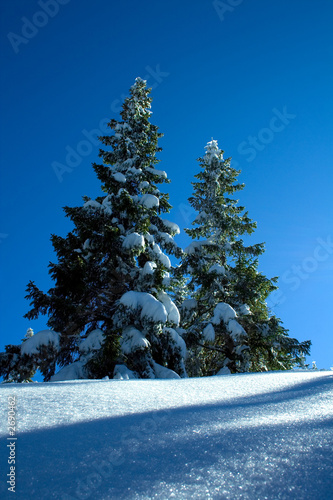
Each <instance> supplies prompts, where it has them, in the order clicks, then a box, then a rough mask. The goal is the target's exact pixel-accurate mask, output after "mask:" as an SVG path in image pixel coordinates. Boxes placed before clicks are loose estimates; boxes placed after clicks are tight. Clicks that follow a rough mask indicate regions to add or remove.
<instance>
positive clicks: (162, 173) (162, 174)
mask: <svg viewBox="0 0 333 500" xmlns="http://www.w3.org/2000/svg"><path fill="white" fill-rule="evenodd" d="M146 170H147V171H148V172H150V173H151V174H154V175H158V177H163V179H166V178H167V177H168V176H167V173H166V172H165V171H164V170H158V169H157V168H153V167H146Z"/></svg>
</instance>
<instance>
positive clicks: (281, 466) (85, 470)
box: [0, 371, 333, 500]
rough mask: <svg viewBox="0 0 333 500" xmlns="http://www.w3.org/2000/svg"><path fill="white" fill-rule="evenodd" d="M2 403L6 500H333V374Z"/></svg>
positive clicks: (113, 389)
mask: <svg viewBox="0 0 333 500" xmlns="http://www.w3.org/2000/svg"><path fill="white" fill-rule="evenodd" d="M0 395H1V408H2V410H3V411H2V423H3V425H2V426H1V436H2V439H1V445H0V460H1V471H2V474H1V483H0V495H1V497H2V498H12V497H14V496H15V498H17V499H24V500H29V499H35V498H38V499H63V500H64V499H87V498H91V499H96V498H98V499H117V500H118V499H146V500H148V499H155V498H157V499H169V498H170V499H171V498H172V499H176V500H178V499H192V498H194V499H230V500H234V499H251V500H252V499H253V500H263V499H268V500H272V499H274V500H275V499H293V500H295V499H297V500H301V499H303V500H304V499H309V500H310V499H311V500H313V499H318V500H329V499H331V498H333V451H332V450H333V427H332V421H333V418H332V417H333V373H332V372H305V371H304V372H275V373H263V374H244V375H229V376H222V377H210V378H201V379H180V380H128V381H123V380H102V381H99V380H98V381H76V382H58V383H47V384H44V383H40V384H23V385H19V384H8V385H6V384H3V385H1V386H0ZM12 395H15V396H16V399H17V442H16V443H17V444H16V452H17V464H16V465H17V469H16V474H17V476H16V479H17V483H16V485H17V487H16V489H17V492H16V494H15V495H12V496H10V495H11V494H10V492H8V491H7V485H6V483H5V481H6V476H5V473H7V469H8V464H7V458H8V448H6V444H7V443H8V442H9V441H7V437H8V433H7V429H6V425H5V422H6V419H5V416H6V407H7V397H8V396H12Z"/></svg>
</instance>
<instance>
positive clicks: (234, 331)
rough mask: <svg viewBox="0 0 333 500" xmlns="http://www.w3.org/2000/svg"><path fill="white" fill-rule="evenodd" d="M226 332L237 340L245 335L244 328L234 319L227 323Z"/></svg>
mask: <svg viewBox="0 0 333 500" xmlns="http://www.w3.org/2000/svg"><path fill="white" fill-rule="evenodd" d="M227 331H228V332H229V333H230V335H231V336H232V337H233V338H234V339H237V337H239V336H240V335H247V333H246V331H245V330H244V328H243V327H242V326H241V325H240V324H239V323H238V322H237V321H236V320H235V319H231V320H230V321H228V324H227Z"/></svg>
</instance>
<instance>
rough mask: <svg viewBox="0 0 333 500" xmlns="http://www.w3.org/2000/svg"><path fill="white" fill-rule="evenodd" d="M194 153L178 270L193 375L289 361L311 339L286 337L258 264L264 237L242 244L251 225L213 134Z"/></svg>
mask: <svg viewBox="0 0 333 500" xmlns="http://www.w3.org/2000/svg"><path fill="white" fill-rule="evenodd" d="M205 149H206V154H205V156H204V157H203V158H199V160H198V161H199V163H200V167H201V169H202V170H201V171H200V172H199V173H198V174H197V175H195V177H196V179H197V181H196V182H194V183H192V184H193V187H194V192H193V195H192V196H191V197H190V198H189V203H190V204H191V206H192V207H193V208H194V209H195V210H196V212H197V213H198V215H197V217H196V218H195V220H194V222H193V225H194V227H193V228H192V229H186V230H185V231H186V233H187V234H188V235H189V236H191V237H192V239H193V242H192V243H191V244H190V245H189V246H188V247H187V248H186V249H185V253H184V256H183V258H182V264H181V266H180V268H179V270H178V273H179V274H182V275H183V276H185V277H187V278H188V290H189V292H190V293H189V296H188V298H187V299H186V300H184V301H183V302H182V304H181V305H180V310H181V314H182V325H181V326H182V328H183V329H184V331H185V332H184V334H183V336H184V338H185V340H186V343H187V346H188V348H189V351H190V355H189V357H188V372H189V373H190V374H191V375H214V374H217V373H221V374H222V373H235V372H245V371H260V370H272V369H282V368H285V369H287V368H290V367H292V366H293V365H294V364H295V363H297V362H299V361H301V359H302V357H303V356H304V355H305V354H308V352H309V347H310V342H303V343H300V342H298V341H297V340H296V339H292V338H290V337H288V332H287V330H286V329H285V328H283V326H282V325H281V322H280V320H279V319H278V318H276V317H275V316H272V315H270V313H269V310H268V307H267V304H266V299H267V297H268V295H269V294H270V293H271V292H272V291H273V290H275V289H276V288H277V286H276V284H275V283H276V281H277V278H273V279H268V278H267V277H266V276H264V275H263V274H262V273H260V272H259V271H258V256H259V255H261V254H262V253H263V252H264V245H263V244H262V243H260V244H254V245H248V246H247V245H245V243H244V240H243V239H242V237H243V235H250V234H251V233H252V232H253V231H254V230H255V228H256V223H255V222H254V221H252V220H251V219H250V218H249V216H248V213H247V212H246V211H245V209H244V207H242V206H238V204H237V200H235V199H234V198H233V194H234V193H235V192H237V191H239V190H241V189H243V187H244V185H243V184H239V183H237V182H236V180H237V177H238V174H239V172H238V171H237V170H235V169H234V168H233V167H232V166H231V165H230V160H231V159H230V158H229V159H226V160H224V158H223V151H221V150H220V149H219V147H218V144H217V141H214V140H212V141H211V142H209V143H208V144H207V146H206V148H205Z"/></svg>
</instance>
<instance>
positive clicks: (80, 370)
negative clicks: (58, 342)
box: [51, 360, 87, 382]
mask: <svg viewBox="0 0 333 500" xmlns="http://www.w3.org/2000/svg"><path fill="white" fill-rule="evenodd" d="M86 361H87V360H83V361H74V363H71V364H70V365H67V366H64V367H63V368H61V370H59V371H58V373H56V374H55V375H53V376H52V377H51V382H64V381H73V380H79V379H84V378H86V376H87V374H86V371H85V368H84V364H85V363H86Z"/></svg>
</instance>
